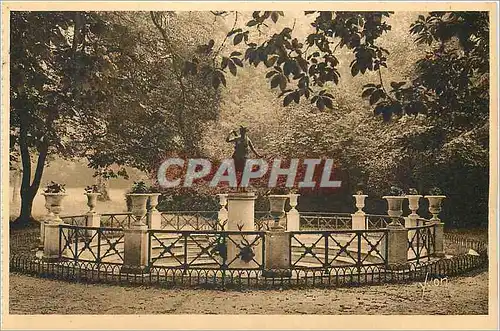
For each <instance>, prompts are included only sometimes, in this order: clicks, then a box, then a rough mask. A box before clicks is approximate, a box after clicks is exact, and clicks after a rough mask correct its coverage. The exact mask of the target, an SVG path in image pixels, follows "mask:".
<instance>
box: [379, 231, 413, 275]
mask: <svg viewBox="0 0 500 331" xmlns="http://www.w3.org/2000/svg"><path fill="white" fill-rule="evenodd" d="M387 229H388V230H389V231H388V233H387V256H386V260H387V262H386V263H387V266H388V267H389V268H398V267H403V266H404V265H405V264H406V263H407V262H408V229H406V228H405V227H403V226H402V225H391V224H389V225H388V226H387ZM382 249H383V252H384V253H385V251H386V249H385V243H384V245H382Z"/></svg>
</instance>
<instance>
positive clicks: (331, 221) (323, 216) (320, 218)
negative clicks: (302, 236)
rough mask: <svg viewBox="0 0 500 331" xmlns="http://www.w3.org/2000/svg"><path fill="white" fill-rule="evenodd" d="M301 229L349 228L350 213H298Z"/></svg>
mask: <svg viewBox="0 0 500 331" xmlns="http://www.w3.org/2000/svg"><path fill="white" fill-rule="evenodd" d="M300 228H301V230H308V229H310V230H336V229H351V228H352V216H351V214H338V213H309V212H301V213H300Z"/></svg>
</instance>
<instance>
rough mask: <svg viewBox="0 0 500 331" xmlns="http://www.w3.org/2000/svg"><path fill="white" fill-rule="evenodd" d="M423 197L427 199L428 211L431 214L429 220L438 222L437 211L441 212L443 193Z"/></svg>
mask: <svg viewBox="0 0 500 331" xmlns="http://www.w3.org/2000/svg"><path fill="white" fill-rule="evenodd" d="M424 198H426V199H427V200H429V212H430V213H431V214H432V218H431V221H436V222H440V221H441V220H440V219H439V213H440V212H441V204H442V202H443V200H444V199H445V198H446V196H445V195H426V196H425V197H424Z"/></svg>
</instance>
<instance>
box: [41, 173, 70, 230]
mask: <svg viewBox="0 0 500 331" xmlns="http://www.w3.org/2000/svg"><path fill="white" fill-rule="evenodd" d="M42 195H43V196H44V197H45V206H46V207H47V209H48V210H49V220H50V221H55V222H57V221H61V218H60V217H59V214H60V213H61V211H62V201H63V199H64V197H65V196H66V195H67V194H66V188H65V184H59V183H56V182H53V181H51V182H50V183H49V184H47V186H46V187H45V189H44V191H43V193H42Z"/></svg>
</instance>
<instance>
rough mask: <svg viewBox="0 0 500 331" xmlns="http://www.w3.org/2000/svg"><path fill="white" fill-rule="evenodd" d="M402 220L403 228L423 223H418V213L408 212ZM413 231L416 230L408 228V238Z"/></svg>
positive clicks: (412, 235) (410, 237)
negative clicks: (403, 222)
mask: <svg viewBox="0 0 500 331" xmlns="http://www.w3.org/2000/svg"><path fill="white" fill-rule="evenodd" d="M404 220H405V228H414V227H417V226H419V225H423V224H419V221H418V215H412V214H410V215H409V216H407V217H404ZM415 232H416V230H408V240H411V239H412V238H413V237H414V236H415Z"/></svg>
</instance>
